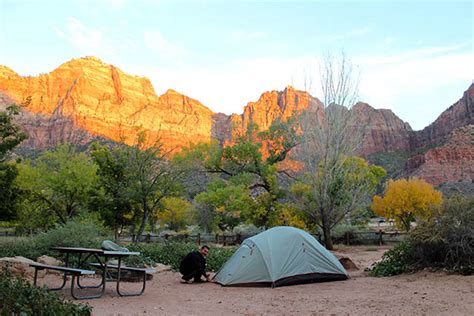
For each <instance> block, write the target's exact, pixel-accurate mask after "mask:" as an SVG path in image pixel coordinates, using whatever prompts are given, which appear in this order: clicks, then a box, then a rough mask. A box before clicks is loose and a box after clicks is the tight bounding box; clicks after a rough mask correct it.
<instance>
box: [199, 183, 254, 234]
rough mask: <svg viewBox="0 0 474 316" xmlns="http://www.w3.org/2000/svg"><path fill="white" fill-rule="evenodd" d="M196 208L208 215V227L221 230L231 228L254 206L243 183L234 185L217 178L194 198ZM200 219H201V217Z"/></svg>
mask: <svg viewBox="0 0 474 316" xmlns="http://www.w3.org/2000/svg"><path fill="white" fill-rule="evenodd" d="M195 201H196V203H197V204H198V208H199V209H201V210H203V209H205V210H204V214H206V215H208V214H209V218H208V219H207V220H208V221H209V223H208V224H207V225H206V226H208V227H213V228H214V227H216V226H217V227H219V229H220V230H221V231H227V230H232V229H233V228H234V227H235V226H237V225H238V224H240V223H241V222H242V217H246V216H247V217H248V216H249V214H250V213H251V212H252V210H253V209H255V208H256V204H255V201H254V200H253V199H252V197H251V195H250V190H249V189H248V188H247V187H246V186H245V185H242V184H240V185H235V184H232V183H226V182H225V181H223V180H217V181H215V182H213V183H211V184H210V186H209V188H208V190H207V191H205V192H202V193H200V194H198V195H197V196H196V198H195ZM201 221H202V219H201Z"/></svg>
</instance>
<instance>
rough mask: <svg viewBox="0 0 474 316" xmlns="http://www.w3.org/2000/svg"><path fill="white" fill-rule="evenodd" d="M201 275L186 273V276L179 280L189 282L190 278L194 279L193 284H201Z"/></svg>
mask: <svg viewBox="0 0 474 316" xmlns="http://www.w3.org/2000/svg"><path fill="white" fill-rule="evenodd" d="M201 275H202V274H201V273H200V272H198V271H193V272H191V273H188V274H185V275H183V276H182V277H181V279H183V280H185V281H189V280H191V279H192V278H194V282H201Z"/></svg>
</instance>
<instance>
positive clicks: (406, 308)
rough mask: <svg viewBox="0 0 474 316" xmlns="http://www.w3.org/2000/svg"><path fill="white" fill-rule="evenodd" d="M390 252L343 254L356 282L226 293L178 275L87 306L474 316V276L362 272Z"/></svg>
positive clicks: (150, 311)
mask: <svg viewBox="0 0 474 316" xmlns="http://www.w3.org/2000/svg"><path fill="white" fill-rule="evenodd" d="M385 250H387V247H382V248H381V247H367V246H358V247H345V248H342V249H339V252H342V253H344V254H345V255H347V256H348V257H350V258H351V259H352V260H353V261H354V262H355V263H356V264H357V265H358V266H359V267H360V268H361V269H360V270H356V271H354V270H352V271H351V270H349V271H348V272H349V274H350V275H351V276H352V279H350V280H347V281H335V282H326V283H313V284H304V285H295V286H283V287H279V288H274V289H271V288H269V287H222V286H220V285H218V284H210V283H201V284H190V285H185V284H181V283H180V281H179V280H180V276H179V274H177V273H175V272H170V271H168V272H162V273H159V274H155V276H154V278H153V280H151V281H148V282H147V291H146V292H145V293H144V295H142V296H140V297H126V298H124V297H118V296H117V295H116V294H115V293H114V291H113V289H112V288H111V289H110V290H108V291H107V292H106V294H105V295H104V297H102V298H101V299H98V300H90V301H88V302H89V304H91V305H92V306H93V307H94V315H177V314H179V315H187V314H193V315H196V314H198V315H223V314H226V315H227V314H245V315H256V314H279V315H281V314H303V315H308V314H313V315H327V314H337V315H340V314H344V315H346V314H350V315H367V314H369V315H373V314H397V315H413V314H428V315H433V314H435V315H472V312H473V311H474V276H460V275H448V274H446V273H442V272H427V271H421V272H418V273H415V274H409V275H401V276H395V277H388V278H375V277H368V276H366V274H365V273H364V272H362V270H363V268H364V267H367V266H368V265H370V264H371V263H372V262H374V261H376V260H378V259H380V257H381V256H382V254H383V252H384V251H385Z"/></svg>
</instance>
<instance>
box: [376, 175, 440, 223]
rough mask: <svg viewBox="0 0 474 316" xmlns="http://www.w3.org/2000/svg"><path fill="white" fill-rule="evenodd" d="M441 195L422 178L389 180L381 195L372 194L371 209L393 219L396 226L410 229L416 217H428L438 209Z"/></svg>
mask: <svg viewBox="0 0 474 316" xmlns="http://www.w3.org/2000/svg"><path fill="white" fill-rule="evenodd" d="M442 202H443V195H442V193H441V192H439V191H436V190H435V189H434V188H433V186H432V185H431V184H429V183H427V182H426V181H424V180H421V179H417V178H411V179H400V180H389V181H388V183H387V187H386V189H385V192H384V195H383V197H381V196H378V195H376V196H374V199H373V203H372V210H373V211H374V212H375V213H376V214H377V215H380V216H383V217H385V218H391V219H394V220H395V223H396V224H397V226H398V227H400V228H402V229H405V230H406V231H409V230H410V225H411V223H412V222H414V221H415V220H416V219H417V218H421V219H428V218H430V217H432V216H433V215H435V214H436V212H437V211H439V210H440V206H441V204H442Z"/></svg>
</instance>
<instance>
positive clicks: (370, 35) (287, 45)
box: [0, 0, 474, 130]
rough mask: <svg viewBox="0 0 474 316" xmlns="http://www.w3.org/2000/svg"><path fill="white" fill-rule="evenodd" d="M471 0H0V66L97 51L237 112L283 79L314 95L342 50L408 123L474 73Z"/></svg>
mask: <svg viewBox="0 0 474 316" xmlns="http://www.w3.org/2000/svg"><path fill="white" fill-rule="evenodd" d="M473 10H474V9H473V4H472V1H436V0H435V1H433V0H432V1H422V0H419V1H416V0H415V1H383V0H382V1H316V0H315V1H277V0H273V1H226V0H221V1H179V0H175V1H152V0H133V1H132V0H69V1H68V0H56V1H55V0H0V64H2V65H6V66H8V67H10V68H12V69H13V70H15V71H16V72H18V73H19V74H21V75H25V76H26V75H32V76H34V75H38V74H40V73H48V72H50V71H52V70H54V69H55V68H57V67H58V66H59V65H61V64H62V63H64V62H66V61H68V60H71V59H73V58H78V57H84V56H96V57H98V58H100V59H102V61H104V62H105V63H108V64H113V65H115V66H117V67H118V68H120V69H122V70H123V71H125V72H127V73H129V74H131V75H138V76H144V77H147V78H149V79H150V80H151V81H152V83H153V86H154V88H155V91H156V93H157V94H158V95H160V94H162V93H164V92H165V91H166V90H168V89H174V90H177V91H178V92H180V93H183V94H185V95H187V96H189V97H191V98H194V99H197V100H199V101H200V102H201V103H203V104H204V105H206V106H207V107H209V108H210V109H212V110H213V111H214V112H224V113H227V114H230V113H239V114H240V113H242V111H243V107H244V106H245V105H246V104H247V103H248V102H251V101H256V100H258V98H259V96H260V95H261V94H262V93H263V92H265V91H270V90H283V89H284V88H285V87H286V86H287V85H292V86H294V87H296V88H298V89H304V88H305V87H306V88H307V87H308V85H307V84H305V83H307V82H309V81H311V82H312V84H311V87H310V89H309V90H310V91H309V92H310V93H311V94H312V95H313V96H315V97H318V94H320V93H319V91H318V87H319V84H318V79H319V77H320V75H319V65H320V64H321V60H322V57H323V56H325V55H327V54H330V55H333V56H339V55H340V53H341V51H344V54H345V55H346V56H347V57H348V58H349V59H350V60H351V62H352V64H353V65H354V67H356V69H357V71H358V74H359V75H358V79H357V80H359V99H360V101H363V102H367V103H369V104H370V105H371V106H373V107H374V108H385V109H391V110H392V111H393V112H394V113H395V114H396V115H397V116H398V117H400V118H401V119H402V120H403V121H405V122H408V123H409V124H410V125H411V127H412V128H413V129H415V130H419V129H422V128H423V127H425V126H427V125H428V124H430V123H432V122H433V121H434V120H435V119H436V118H437V117H438V116H439V114H441V112H443V111H444V110H445V109H446V108H448V107H449V106H450V105H452V104H453V103H455V102H456V101H457V100H458V99H460V98H461V97H462V94H463V92H464V91H465V90H466V89H467V88H468V87H469V86H470V84H471V83H472V82H473V78H474V76H473V75H474V52H473V29H474V22H473V15H474V14H473V13H474V11H473Z"/></svg>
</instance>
